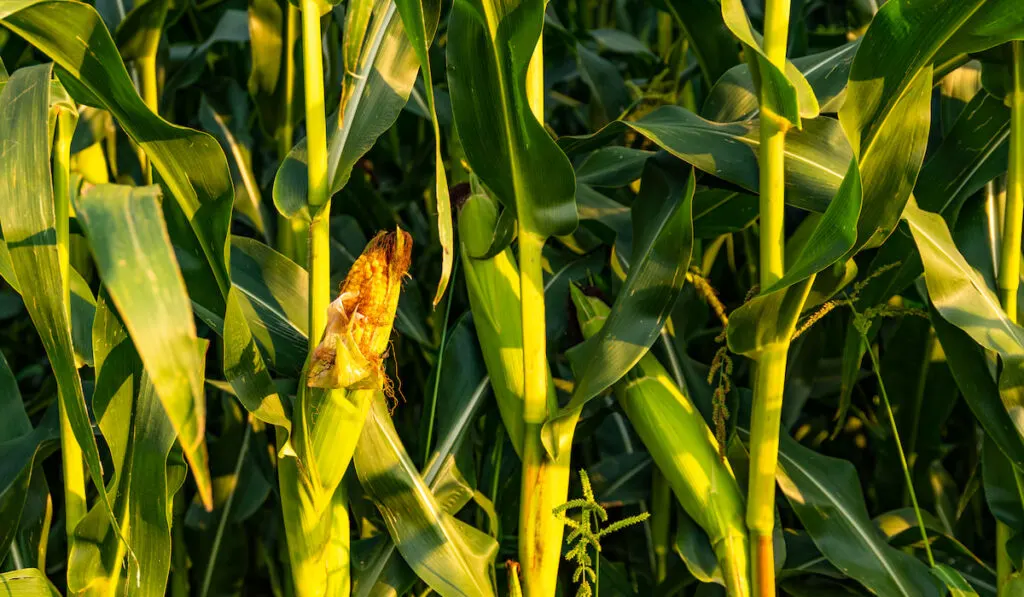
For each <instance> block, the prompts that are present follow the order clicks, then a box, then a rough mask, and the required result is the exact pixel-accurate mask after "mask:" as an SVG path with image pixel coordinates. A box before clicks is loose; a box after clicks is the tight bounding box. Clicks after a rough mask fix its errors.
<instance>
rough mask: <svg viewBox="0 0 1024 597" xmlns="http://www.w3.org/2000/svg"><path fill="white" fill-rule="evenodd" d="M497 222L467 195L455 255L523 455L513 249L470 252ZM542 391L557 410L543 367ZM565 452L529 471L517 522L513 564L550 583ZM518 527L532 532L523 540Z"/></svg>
mask: <svg viewBox="0 0 1024 597" xmlns="http://www.w3.org/2000/svg"><path fill="white" fill-rule="evenodd" d="M497 219H498V211H497V207H496V206H495V204H494V201H493V200H492V199H491V198H490V197H488V196H486V195H484V194H476V195H473V196H471V197H470V198H469V199H468V200H467V201H466V203H465V204H464V205H463V206H462V208H461V209H460V211H459V237H460V239H461V243H462V251H460V253H461V254H462V263H463V271H464V272H465V279H466V289H467V290H468V293H469V304H470V307H471V309H472V311H473V323H474V325H475V326H476V335H477V338H478V340H479V341H480V349H481V352H482V353H483V357H484V363H485V364H486V366H487V373H488V375H490V378H491V386H492V387H493V389H494V395H495V397H496V398H497V401H498V409H499V411H500V412H501V418H502V421H503V422H504V423H505V428H506V429H507V430H508V435H509V438H510V439H511V440H512V445H513V446H514V447H515V450H516V453H517V454H518V455H519V456H520V458H522V457H523V445H524V442H525V441H526V440H527V439H531V438H526V437H525V435H526V433H527V432H528V431H527V428H526V425H525V423H524V418H523V404H524V403H523V395H524V392H525V376H524V373H523V330H522V324H521V322H520V313H521V308H520V304H519V299H520V297H519V291H520V286H519V268H518V266H517V265H516V262H515V260H514V259H513V257H512V250H511V249H507V248H506V249H505V250H504V251H502V252H500V253H498V255H496V256H495V257H493V258H491V259H476V258H474V257H473V255H482V254H484V253H485V252H486V251H487V248H488V246H489V245H490V243H491V237H492V235H493V231H494V228H495V225H496V223H497ZM547 389H548V391H547V403H548V413H549V414H550V413H552V412H554V411H555V410H557V408H558V404H557V400H556V396H555V386H554V383H553V380H552V378H551V374H550V372H547ZM573 425H575V421H573ZM539 431H540V429H539V426H533V431H532V432H533V433H539ZM532 441H535V442H540V438H539V437H537V436H535V437H533V438H532ZM538 445H539V443H538ZM570 453H571V450H563V453H562V455H561V456H560V457H559V458H558V459H557V460H552V459H551V458H550V457H549V456H547V455H546V454H545V455H543V456H542V460H541V462H540V463H539V465H538V466H536V467H534V468H532V469H531V471H532V478H531V479H529V482H531V483H532V486H533V487H535V488H536V491H535V492H533V493H531V494H530V495H529V496H528V497H529V498H530V499H532V500H533V504H532V507H530V508H527V510H528V511H529V512H530V513H532V515H533V516H534V519H532V520H520V547H521V549H520V554H519V555H520V561H519V565H520V566H521V567H522V572H523V578H524V579H526V578H530V579H541V580H542V581H544V582H547V581H548V580H550V581H551V582H552V583H553V582H554V579H555V578H556V574H557V568H558V564H559V562H560V560H561V550H562V534H563V530H564V525H563V524H562V522H561V521H560V520H559V519H558V518H557V517H556V516H555V515H554V510H555V508H556V507H558V506H560V505H561V504H563V503H565V501H566V499H567V496H568V493H569V472H570V470H569V458H570ZM526 481H527V480H526V479H524V482H526ZM524 528H525V529H527V531H526V532H527V533H529V534H530V536H531V538H529V539H527V540H525V542H524V535H523V533H524V530H523V529H524ZM524 587H525V589H526V592H527V594H529V593H530V591H531V589H530V588H529V587H530V585H529V583H528V582H524ZM548 588H550V594H554V585H553V584H552V585H551V586H550V587H545V589H544V590H540V591H539V594H542V595H543V594H547V589H548Z"/></svg>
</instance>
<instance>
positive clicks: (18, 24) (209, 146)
mask: <svg viewBox="0 0 1024 597" xmlns="http://www.w3.org/2000/svg"><path fill="white" fill-rule="evenodd" d="M0 19H2V20H3V23H4V25H6V26H7V27H9V28H10V29H11V30H12V31H14V32H16V33H17V34H18V35H21V36H22V37H24V38H26V39H27V40H28V41H29V42H30V43H31V44H32V45H34V46H36V47H37V48H39V49H40V51H42V52H43V53H44V54H46V55H47V56H49V57H50V58H52V59H53V60H54V61H55V62H56V63H57V64H59V65H60V66H61V67H62V68H63V69H64V70H65V71H66V73H65V74H64V75H62V76H70V77H71V78H72V79H74V80H75V81H77V82H78V83H80V84H81V87H83V88H84V89H86V90H87V91H88V92H89V93H90V94H92V95H93V96H94V97H95V98H96V99H98V100H99V101H100V103H101V106H100V107H103V108H105V109H107V110H109V111H110V113H111V114H112V115H113V116H114V118H116V119H117V121H118V123H119V124H120V125H121V127H122V128H123V129H124V130H125V132H126V133H127V134H128V136H129V137H130V138H131V139H132V140H133V141H134V142H135V143H136V144H138V145H139V146H140V147H141V148H142V149H143V151H145V152H146V155H147V156H148V157H149V159H150V161H151V163H152V164H153V167H154V168H155V169H156V171H157V172H158V173H159V175H160V180H161V184H162V186H164V187H165V188H166V189H168V191H169V193H170V195H171V196H173V197H174V199H175V201H176V202H177V204H178V206H179V207H180V209H181V212H182V213H183V214H184V216H185V218H186V221H187V228H190V229H191V231H192V234H194V238H195V241H193V243H192V244H190V245H188V246H186V247H182V248H183V249H185V250H186V251H188V252H189V253H190V256H191V257H195V258H196V262H197V263H196V268H198V269H196V268H189V269H188V271H186V275H190V276H195V277H196V278H204V280H203V283H202V285H209V286H211V289H212V288H216V289H219V290H220V293H221V297H220V298H219V304H216V305H211V306H214V307H215V310H216V312H218V313H220V312H223V309H224V306H223V296H224V295H226V294H227V291H228V288H229V287H230V284H229V277H228V271H229V270H228V255H227V248H228V247H227V241H228V230H229V225H230V220H231V206H232V202H233V200H234V193H233V192H232V188H231V175H230V172H229V170H228V166H227V161H226V159H225V158H224V153H223V152H222V151H221V149H220V147H219V146H218V145H217V142H216V140H215V139H214V138H213V137H211V136H209V135H207V134H205V133H200V132H198V131H194V130H192V129H188V128H185V127H180V126H176V125H173V124H170V123H168V122H167V121H165V120H163V119H162V118H160V117H159V116H157V115H156V114H154V113H153V112H152V111H150V110H149V108H148V107H146V105H145V103H143V101H142V99H141V98H140V97H139V95H138V94H137V93H136V92H135V88H134V87H133V85H132V82H131V79H130V78H129V77H128V72H127V71H126V70H125V68H124V63H123V62H121V58H120V56H119V55H118V53H117V49H116V48H115V47H114V43H113V41H112V40H111V39H110V35H109V33H108V32H107V31H106V29H105V28H104V26H103V23H102V21H101V20H100V17H99V14H97V13H96V11H95V9H93V8H92V7H91V6H89V5H87V4H81V3H78V2H71V1H69V0H17V1H13V2H7V3H5V4H3V5H2V6H0ZM83 39H87V40H89V43H88V45H83V44H82V43H81V42H80V41H79V40H83ZM172 232H178V231H177V230H176V229H172ZM181 232H182V233H183V234H187V232H185V231H184V230H182V231H181ZM175 238H176V239H178V238H179V237H178V235H177V234H175ZM200 264H202V265H200ZM207 268H208V269H207ZM192 269H195V271H194V272H193V271H192ZM211 275H212V277H213V280H215V281H216V284H215V285H212V284H208V282H209V277H210V276H211ZM190 286H191V284H190ZM193 298H195V296H193Z"/></svg>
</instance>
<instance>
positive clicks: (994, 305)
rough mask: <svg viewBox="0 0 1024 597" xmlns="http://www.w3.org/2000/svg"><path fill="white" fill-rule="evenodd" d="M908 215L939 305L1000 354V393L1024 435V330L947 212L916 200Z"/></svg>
mask: <svg viewBox="0 0 1024 597" xmlns="http://www.w3.org/2000/svg"><path fill="white" fill-rule="evenodd" d="M903 218H904V219H905V220H906V222H907V224H908V225H909V226H910V231H911V233H912V234H913V235H914V243H915V244H916V245H917V250H918V252H919V253H920V255H921V261H922V262H923V264H924V276H925V282H926V283H927V286H928V294H929V297H930V298H931V300H932V303H934V305H935V309H936V310H937V311H938V312H939V314H940V315H941V316H942V317H943V318H944V319H945V320H946V321H948V322H949V323H951V324H953V325H955V326H956V327H958V328H960V329H961V330H963V331H964V332H966V333H967V335H969V336H970V337H971V338H973V339H974V341H975V342H977V343H978V344H980V345H981V347H982V348H985V349H988V350H992V351H994V352H996V353H997V354H998V355H999V356H1000V358H1001V360H1002V362H1003V368H1002V372H1001V373H1000V374H999V396H1000V398H1002V401H1003V406H1004V407H1005V408H1006V411H1007V412H1008V413H1009V414H1010V419H1011V420H1012V421H1013V425H1014V427H1016V428H1017V431H1018V432H1019V433H1021V434H1024V329H1021V327H1020V326H1019V325H1017V324H1016V323H1014V322H1013V321H1011V320H1010V319H1009V318H1008V317H1007V316H1006V312H1005V311H1003V309H1002V307H1001V306H1000V304H999V299H998V298H996V295H995V293H994V292H992V289H990V288H989V287H988V284H986V283H985V280H984V279H983V278H982V277H981V275H979V274H978V272H977V271H976V270H975V269H974V268H972V267H971V266H970V264H969V263H967V260H966V259H964V256H963V255H961V254H960V251H958V250H957V248H956V245H955V244H954V243H953V238H952V236H950V234H949V228H947V227H946V222H945V221H944V220H943V219H942V217H941V216H939V215H937V214H933V213H930V212H926V211H923V210H921V209H920V208H919V207H917V205H916V204H915V203H913V202H911V203H910V204H909V205H908V206H907V209H906V210H905V211H904V213H903Z"/></svg>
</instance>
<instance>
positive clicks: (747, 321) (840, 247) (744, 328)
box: [728, 160, 862, 355]
mask: <svg viewBox="0 0 1024 597" xmlns="http://www.w3.org/2000/svg"><path fill="white" fill-rule="evenodd" d="M861 197H862V190H861V179H860V172H859V171H858V169H857V162H856V161H855V160H854V161H851V162H850V166H849V168H848V169H847V171H846V177H845V178H844V179H843V184H842V185H841V186H840V187H839V190H838V192H837V193H836V196H835V198H834V199H832V202H831V203H829V206H828V209H827V210H826V211H825V214H824V215H823V216H822V217H821V220H820V221H818V223H817V226H815V227H814V230H813V232H812V233H811V236H810V238H809V239H807V241H806V243H805V244H804V246H803V249H802V250H801V251H800V253H799V255H798V256H797V257H796V258H795V260H793V261H792V262H791V263H789V264H788V267H787V268H786V273H785V275H783V276H782V279H780V280H779V281H778V282H776V283H775V284H773V285H772V287H771V288H766V289H765V290H764V291H763V292H762V293H761V294H759V295H758V296H756V297H754V298H753V299H752V300H751V301H750V302H748V303H746V304H744V305H743V306H742V307H740V308H739V309H737V310H736V311H735V312H733V314H732V315H731V316H730V318H729V330H728V332H729V333H728V341H729V349H730V350H732V351H733V352H736V353H739V354H745V355H754V354H756V353H758V352H760V351H762V350H765V349H767V348H770V347H773V346H777V347H783V348H785V347H787V346H788V345H789V342H790V339H791V337H792V335H793V330H794V327H795V325H796V319H797V317H798V316H799V315H800V312H801V311H803V308H804V303H805V301H806V299H807V295H808V293H809V292H810V290H811V285H812V284H813V283H814V279H815V276H816V275H817V274H818V273H819V272H821V271H823V270H825V269H826V268H828V267H829V266H831V265H832V264H834V263H836V262H838V261H841V260H843V259H845V258H846V256H848V255H849V253H850V252H851V251H852V249H853V248H854V245H855V244H856V241H857V218H858V216H859V215H860V211H861Z"/></svg>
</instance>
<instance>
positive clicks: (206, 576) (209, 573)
mask: <svg viewBox="0 0 1024 597" xmlns="http://www.w3.org/2000/svg"><path fill="white" fill-rule="evenodd" d="M251 434H252V424H251V423H250V421H249V420H248V419H246V420H245V432H244V433H243V435H242V447H241V448H239V449H238V458H237V459H236V460H235V473H234V477H235V485H234V487H232V488H231V491H230V492H229V493H228V498H227V500H225V501H224V506H223V508H221V513H220V520H219V521H218V522H217V531H216V533H214V536H213V545H212V546H211V547H210V556H209V558H207V562H206V570H205V571H204V572H203V584H202V586H201V587H200V589H199V597H206V595H207V593H209V591H210V582H211V581H212V580H213V571H214V566H216V564H217V554H218V552H219V551H220V543H221V540H222V539H223V538H224V528H225V527H227V523H228V519H229V518H230V517H231V505H232V504H233V503H234V501H235V493H236V490H237V489H238V479H239V476H240V475H241V474H242V464H243V463H244V462H245V457H246V455H247V454H248V453H249V436H250V435H251Z"/></svg>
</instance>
